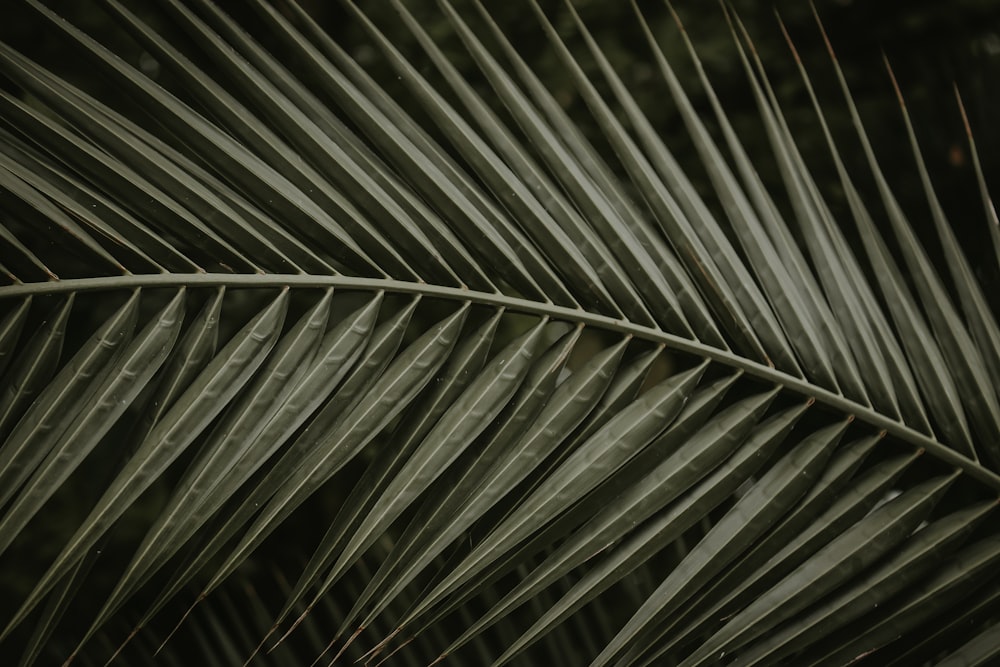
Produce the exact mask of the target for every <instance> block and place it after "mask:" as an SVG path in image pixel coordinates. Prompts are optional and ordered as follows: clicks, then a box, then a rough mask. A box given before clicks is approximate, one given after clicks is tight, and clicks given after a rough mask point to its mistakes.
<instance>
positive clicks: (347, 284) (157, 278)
mask: <svg viewBox="0 0 1000 667" xmlns="http://www.w3.org/2000/svg"><path fill="white" fill-rule="evenodd" d="M218 286H226V287H235V288H241V287H242V288H254V289H261V288H269V287H274V288H279V287H286V286H287V287H298V288H317V289H319V288H329V287H333V288H339V289H346V290H359V291H379V290H383V291H385V292H396V293H403V294H421V295H423V296H426V297H430V298H439V299H449V300H453V301H468V302H472V303H478V304H484V305H492V306H502V307H504V308H506V309H508V310H511V311H515V312H521V313H530V314H535V315H547V316H549V317H550V318H552V319H557V320H568V321H571V322H582V323H583V324H585V325H589V326H594V327H597V328H601V329H607V330H610V331H617V332H619V333H622V334H631V335H632V336H634V337H635V338H638V339H642V340H647V341H650V342H653V343H662V344H663V345H665V346H666V347H668V348H671V349H674V350H677V351H679V352H686V353H688V354H692V355H696V356H699V357H704V358H707V359H711V360H713V361H716V362H718V363H720V364H723V365H725V366H729V367H731V368H739V369H741V370H743V371H744V372H745V373H746V374H747V375H750V376H753V377H756V378H759V379H761V380H765V381H767V382H770V383H774V384H778V385H781V386H782V387H785V388H787V389H789V390H791V391H794V392H796V393H798V394H801V395H803V396H806V397H811V398H813V399H815V401H816V402H817V403H821V404H823V405H826V406H829V407H831V408H833V409H835V410H837V411H840V412H843V413H845V414H848V415H853V416H854V418H855V419H857V420H859V421H862V422H864V423H866V424H868V425H870V426H873V427H875V428H876V429H879V430H884V431H885V432H886V433H887V434H888V435H892V436H894V437H896V438H899V439H900V440H903V441H905V442H907V443H910V444H912V445H913V446H914V447H918V448H922V449H923V450H924V451H925V452H926V453H927V454H930V455H931V456H933V457H934V458H937V459H939V460H941V461H943V462H945V463H947V464H948V465H952V466H955V467H956V468H960V469H961V470H962V471H963V472H965V473H967V474H968V475H969V476H970V477H973V478H975V479H977V480H979V481H980V482H982V483H984V484H986V485H987V486H989V487H990V488H991V489H993V490H995V491H997V492H1000V476H998V475H997V474H996V473H995V472H993V471H991V470H988V469H986V468H985V467H983V466H982V465H980V464H978V463H976V462H975V461H973V460H971V459H969V458H967V457H966V456H964V455H962V454H960V453H959V452H956V451H955V450H953V449H950V448H948V447H947V446H945V445H944V444H942V443H941V442H939V441H938V440H935V439H934V438H931V437H929V436H927V435H925V434H923V433H920V432H919V431H915V430H914V429H912V428H910V427H909V426H906V425H905V424H903V423H902V422H899V421H896V420H895V419H892V418H890V417H887V416H886V415H883V414H882V413H880V412H877V411H875V410H873V409H872V408H870V407H868V406H865V405H861V404H860V403H856V402H855V401H852V400H851V399H848V398H846V397H844V396H842V395H841V394H836V393H834V392H832V391H829V390H828V389H824V388H822V387H819V386H816V385H814V384H810V383H809V382H808V381H805V380H802V379H799V378H796V377H794V376H791V375H788V374H786V373H783V372H782V371H779V370H777V369H775V368H773V367H771V366H766V365H764V364H761V363H758V362H756V361H753V360H751V359H746V358H744V357H741V356H739V355H738V354H735V353H733V352H731V351H729V350H723V349H720V348H717V347H712V346H709V345H706V344H704V343H701V342H699V341H696V340H690V339H687V338H681V337H679V336H675V335H673V334H670V333H667V332H665V331H662V330H660V329H657V328H653V327H646V326H641V325H638V324H633V323H631V322H628V321H626V320H617V319H614V318H612V317H607V316H605V315H599V314H597V313H590V312H587V311H585V310H581V309H577V308H567V307H565V306H557V305H555V304H552V303H545V302H539V301H531V300H528V299H521V298H518V297H513V296H508V295H506V294H500V293H491V292H475V291H472V290H468V289H464V288H456V287H443V286H440V285H429V284H427V283H419V282H406V281H401V280H387V279H379V278H354V277H350V276H339V275H336V276H323V275H303V274H292V275H287V274H286V275H278V274H229V273H189V274H177V273H160V274H149V275H127V276H112V277H105V278H79V279H68V280H57V281H56V280H54V281H49V282H38V283H22V284H17V285H10V286H7V287H3V288H0V299H5V298H18V297H27V296H40V295H46V294H58V293H65V292H83V291H99V290H109V289H116V290H117V289H133V288H136V287H149V288H170V287H218Z"/></svg>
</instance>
